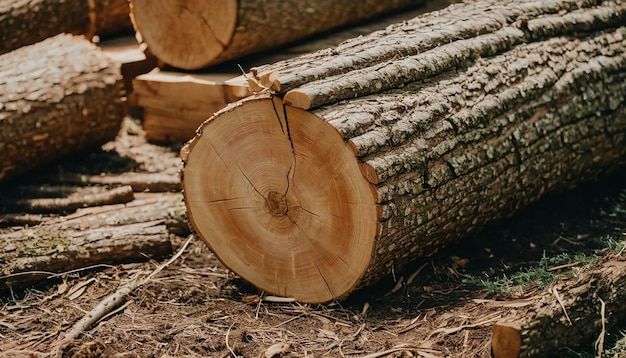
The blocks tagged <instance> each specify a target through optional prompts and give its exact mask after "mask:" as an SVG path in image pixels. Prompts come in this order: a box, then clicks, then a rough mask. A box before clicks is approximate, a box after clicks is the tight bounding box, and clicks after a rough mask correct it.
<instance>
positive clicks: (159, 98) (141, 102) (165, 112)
mask: <svg viewBox="0 0 626 358" xmlns="http://www.w3.org/2000/svg"><path fill="white" fill-rule="evenodd" d="M232 77H233V74H227V75H223V74H220V73H206V74H198V73H196V74H186V73H178V72H171V71H160V70H158V69H155V70H154V71H152V72H150V73H147V74H145V75H141V76H138V77H137V78H135V79H134V80H133V95H132V98H133V104H134V105H136V106H139V107H142V108H143V124H144V125H143V128H144V130H145V132H146V138H147V139H148V140H150V141H153V142H184V141H187V140H189V139H191V138H192V137H193V135H194V133H195V131H196V129H197V128H198V126H199V125H200V123H202V122H203V121H205V120H206V119H207V118H209V117H210V116H211V115H213V113H215V112H216V111H218V110H220V109H222V108H224V107H225V106H226V105H227V104H228V103H230V102H234V101H237V100H238V99H241V98H244V97H246V96H248V95H249V91H248V88H247V87H244V86H236V85H235V86H233V85H228V84H226V83H224V82H225V81H226V80H228V79H230V78H232Z"/></svg>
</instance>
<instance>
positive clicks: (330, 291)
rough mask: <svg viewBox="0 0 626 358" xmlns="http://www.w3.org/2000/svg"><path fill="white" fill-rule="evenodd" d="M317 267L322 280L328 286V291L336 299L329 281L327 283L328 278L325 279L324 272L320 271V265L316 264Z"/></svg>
mask: <svg viewBox="0 0 626 358" xmlns="http://www.w3.org/2000/svg"><path fill="white" fill-rule="evenodd" d="M315 267H316V268H317V272H319V274H320V277H321V278H322V280H323V281H324V284H325V285H326V288H327V289H328V292H329V293H330V295H331V296H332V297H333V298H334V297H335V295H334V294H333V290H331V289H330V285H329V284H328V281H326V277H324V274H323V273H322V270H321V269H320V265H318V264H315Z"/></svg>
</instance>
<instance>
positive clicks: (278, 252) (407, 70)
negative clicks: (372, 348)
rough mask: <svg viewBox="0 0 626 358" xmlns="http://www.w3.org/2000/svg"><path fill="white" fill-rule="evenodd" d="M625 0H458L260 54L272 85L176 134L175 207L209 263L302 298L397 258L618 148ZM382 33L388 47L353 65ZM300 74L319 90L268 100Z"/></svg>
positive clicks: (510, 207)
mask: <svg viewBox="0 0 626 358" xmlns="http://www.w3.org/2000/svg"><path fill="white" fill-rule="evenodd" d="M486 9H489V10H490V11H486ZM625 14H626V4H616V3H611V2H602V3H601V4H597V5H596V4H595V3H592V2H587V3H583V2H574V1H551V2H541V3H539V2H534V3H527V2H523V1H508V2H504V3H503V2H500V1H497V2H489V1H486V2H471V3H467V4H462V5H460V6H454V7H451V8H448V9H447V10H444V11H441V12H439V13H438V14H431V15H425V16H423V17H418V18H416V19H415V20H414V21H409V22H407V23H404V24H399V25H397V26H395V27H390V28H388V29H387V30H385V31H383V32H379V33H374V34H373V35H372V36H371V37H369V36H366V37H363V38H358V39H355V40H354V41H348V42H346V43H344V44H342V45H341V46H339V47H337V48H336V49H330V50H328V51H324V52H319V53H316V54H313V55H310V56H305V57H304V58H300V59H295V60H293V61H290V62H285V63H278V64H277V65H276V68H274V69H272V68H271V67H272V66H268V68H266V69H268V70H269V72H268V73H273V74H277V76H276V75H275V76H269V77H268V78H267V79H268V80H270V82H271V84H272V85H274V84H276V83H278V84H279V85H280V90H281V91H283V92H280V93H278V94H271V93H268V94H264V95H258V96H255V97H249V99H244V100H242V101H240V102H237V103H236V104H233V105H230V106H229V107H228V108H226V109H224V110H222V111H220V112H218V113H216V114H215V116H213V117H212V118H211V119H210V120H208V121H206V122H205V123H204V124H203V125H202V126H201V127H200V128H199V133H198V135H197V136H196V137H195V138H194V139H193V140H192V141H191V142H190V143H189V144H188V146H187V147H186V148H184V150H183V151H182V153H181V154H182V157H183V161H184V163H185V164H184V168H183V171H182V177H181V180H182V185H183V191H184V195H185V203H186V206H187V208H188V212H189V217H190V222H191V223H192V224H193V227H194V228H195V230H196V231H197V233H198V234H199V236H200V237H201V238H202V239H203V240H204V241H205V242H206V243H207V245H208V246H210V247H211V248H212V249H213V251H214V252H215V254H216V256H217V257H218V258H219V259H220V260H221V261H222V262H223V263H224V264H225V266H227V267H229V268H230V269H232V270H233V271H234V272H236V273H238V274H239V275H240V276H241V277H243V278H244V279H246V280H248V281H249V282H251V283H253V284H254V285H256V286H257V287H259V288H260V289H262V290H264V291H266V292H271V293H273V294H278V295H284V296H290V297H294V298H296V299H298V300H301V301H305V302H323V301H328V300H332V299H335V298H339V297H343V296H345V295H346V294H348V293H349V292H351V291H352V290H354V289H355V288H356V287H361V286H364V285H369V284H372V283H374V282H377V281H378V280H379V279H381V278H382V277H384V276H385V275H388V274H391V273H392V272H394V270H395V272H398V271H400V270H402V269H403V268H404V267H405V266H406V264H407V263H409V262H411V261H413V260H414V259H416V258H418V257H423V256H426V255H430V254H432V253H433V252H435V251H437V250H440V249H441V248H443V247H446V246H447V245H450V244H452V243H454V242H455V241H457V240H459V239H460V238H462V237H464V236H466V235H467V234H468V233H470V232H472V231H476V230H477V229H479V228H480V227H481V226H483V225H484V224H485V223H488V222H490V221H494V220H497V219H499V218H502V217H505V216H508V215H511V214H512V213H514V212H515V211H516V210H518V209H519V208H521V207H523V206H525V205H527V204H529V203H531V202H534V201H536V200H537V199H538V198H540V197H541V196H542V195H544V194H545V193H547V192H551V191H557V190H563V189H566V188H569V187H571V186H572V185H575V184H576V183H578V182H580V181H583V180H586V179H590V178H593V177H594V176H596V175H598V174H599V173H601V172H603V171H606V170H610V169H612V168H614V167H616V166H618V165H621V164H623V163H624V162H625V158H624V155H625V154H626V145H625V144H626V106H625V103H626V52H625V49H626V27H623V26H622V25H623V24H624V19H625V18H626V15H625ZM520 17H523V18H520ZM522 20H523V21H522ZM446 23H453V24H454V26H452V25H450V26H449V27H447V26H444V24H446ZM418 24H419V26H418ZM453 30H454V31H453ZM451 31H452V32H451ZM450 36H452V37H450ZM385 37H388V40H385ZM399 37H402V38H407V39H408V40H407V41H408V42H409V43H412V42H411V41H412V40H411V39H413V40H415V41H417V43H420V44H422V43H423V45H420V46H419V47H418V50H419V54H417V55H415V56H423V57H419V60H410V59H411V56H412V55H410V54H407V53H406V51H409V50H410V49H409V48H405V47H404V46H405V42H400V41H395V39H398V38H399ZM420 38H421V39H422V40H420V41H418V40H417V39H420ZM434 39H436V41H435V40H434ZM444 43H445V45H444ZM438 44H441V45H440V46H437V45H438ZM372 46H375V47H372ZM393 46H399V48H400V49H398V50H397V51H394V50H393ZM424 46H427V47H428V46H431V48H424ZM382 49H386V50H389V51H390V52H394V53H395V56H399V55H398V54H403V56H399V57H396V58H391V59H390V58H388V56H387V55H384V54H382V55H380V56H378V57H377V58H379V59H380V60H381V61H383V62H382V63H381V64H379V65H377V66H376V65H372V62H371V61H370V62H368V65H369V66H371V67H368V68H365V67H364V69H359V68H358V67H363V66H361V65H358V63H359V61H361V60H362V58H365V57H368V56H369V55H371V54H372V53H374V54H375V53H379V54H381V53H383V51H382ZM402 49H403V50H402ZM344 51H345V53H344ZM403 51H404V52H403ZM411 51H412V50H411ZM315 58H317V60H316V61H315V62H320V63H326V62H328V63H332V64H333V65H332V66H327V67H325V69H326V70H327V71H329V72H330V73H328V74H325V73H320V74H319V75H315V76H314V75H313V73H316V72H317V71H318V70H319V69H318V68H317V67H315V62H313V64H311V65H310V66H311V67H310V68H309V64H310V63H312V62H311V59H315ZM347 63H352V64H353V65H354V66H355V68H356V69H353V70H349V67H344V69H343V71H347V72H346V73H345V74H336V72H337V71H339V70H338V68H340V65H341V64H347ZM290 66H293V67H290ZM378 67H380V69H379V72H377V71H376V68H378ZM307 68H308V70H306V69H307ZM392 69H395V70H394V71H391V70H392ZM257 74H259V75H260V74H261V73H260V72H257ZM409 75H410V76H409ZM330 76H334V77H330ZM368 76H369V77H368ZM376 76H379V77H378V81H374V80H373V78H377V77H376ZM285 78H292V79H293V80H290V81H286V80H285ZM344 79H345V80H344ZM258 80H259V81H260V80H263V78H262V77H258ZM333 80H334V81H333ZM275 81H277V82H275ZM294 81H295V82H294ZM302 81H304V82H302ZM307 81H308V82H307ZM296 82H300V84H299V85H298V86H299V87H298V86H296V87H294V86H295V85H294V83H296ZM318 83H326V85H327V86H326V87H324V86H321V85H319V86H317V84H318ZM341 85H344V86H345V87H341ZM315 86H317V88H320V93H322V90H328V92H323V93H326V94H327V93H331V94H332V95H330V94H329V95H325V94H320V95H319V96H317V95H316V96H312V97H311V100H310V104H311V107H318V106H322V107H318V108H317V109H315V110H309V111H305V110H302V109H299V108H296V107H294V106H292V105H289V104H284V103H283V100H285V101H286V100H287V97H288V95H289V91H300V93H307V94H308V93H309V92H307V91H305V90H303V88H313V87H315ZM390 86H396V87H398V88H395V89H394V88H390ZM340 88H343V89H344V90H345V91H341V90H340ZM284 91H287V92H286V94H285V92H284ZM377 91H378V92H377ZM310 93H314V92H310ZM340 93H347V94H345V97H348V96H350V98H351V99H350V100H346V101H342V102H337V103H335V102H333V101H336V100H337V99H339V98H341V96H339V95H335V94H340ZM368 93H371V95H367V94H368ZM348 94H349V95H348ZM281 96H284V99H283V98H281ZM322 99H323V100H322Z"/></svg>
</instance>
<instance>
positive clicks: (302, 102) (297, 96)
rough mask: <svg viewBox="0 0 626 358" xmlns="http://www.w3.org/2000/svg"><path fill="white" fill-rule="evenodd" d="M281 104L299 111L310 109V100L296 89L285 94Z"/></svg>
mask: <svg viewBox="0 0 626 358" xmlns="http://www.w3.org/2000/svg"><path fill="white" fill-rule="evenodd" d="M283 102H284V103H285V104H286V105H288V106H292V107H296V108H300V109H305V110H306V109H310V108H311V98H310V97H309V96H308V95H307V94H306V93H304V92H302V91H299V90H297V89H294V90H291V91H289V92H287V93H285V98H284V99H283Z"/></svg>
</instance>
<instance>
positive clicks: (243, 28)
mask: <svg viewBox="0 0 626 358" xmlns="http://www.w3.org/2000/svg"><path fill="white" fill-rule="evenodd" d="M421 3H422V2H421V1H419V0H389V1H375V0H365V1H341V2H338V1H332V0H324V1H306V2H302V1H271V0H266V1H260V2H259V1H250V0H247V1H235V0H229V1H220V2H206V1H202V0H195V1H186V2H184V3H181V2H180V1H174V0H158V1H156V2H155V1H153V0H152V1H149V0H132V1H131V16H132V19H133V24H134V25H135V29H136V31H137V32H138V33H140V34H141V38H142V39H143V41H145V43H146V44H147V45H148V47H149V48H150V50H151V51H152V53H154V54H155V56H156V57H157V58H159V59H160V60H162V61H163V62H165V63H167V64H169V65H171V66H174V67H177V68H182V69H187V70H195V69H199V68H203V67H207V66H209V65H212V64H216V63H219V62H223V61H226V60H230V59H234V58H238V57H242V56H244V55H248V54H251V53H254V52H259V51H262V50H266V49H269V48H272V47H278V46H280V45H285V44H287V43H290V42H293V41H296V40H299V39H302V38H305V37H307V36H310V35H312V34H316V33H320V32H323V31H327V30H330V29H332V28H337V27H339V26H343V25H347V24H351V23H356V22H358V21H360V20H363V19H367V18H372V17H374V16H376V15H380V14H384V13H389V12H392V11H397V10H400V9H403V8H407V7H410V6H416V5H419V4H421ZM172 29H185V31H173V30H172Z"/></svg>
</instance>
